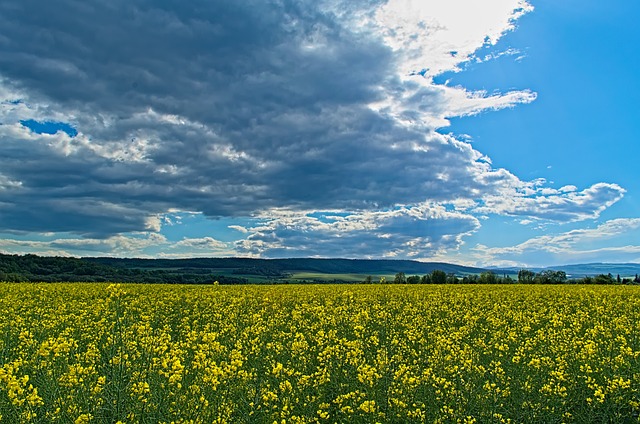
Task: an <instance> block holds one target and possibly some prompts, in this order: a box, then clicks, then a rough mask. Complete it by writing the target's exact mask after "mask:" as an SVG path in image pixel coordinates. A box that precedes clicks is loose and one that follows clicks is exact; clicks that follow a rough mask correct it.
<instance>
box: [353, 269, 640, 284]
mask: <svg viewBox="0 0 640 424" xmlns="http://www.w3.org/2000/svg"><path fill="white" fill-rule="evenodd" d="M363 283H365V284H373V283H380V284H385V283H392V284H640V278H639V277H638V275H637V274H636V275H635V277H634V278H627V277H625V278H620V275H617V276H615V277H614V276H613V275H612V274H611V273H609V274H600V275H596V276H584V277H581V278H568V277H567V273H566V272H564V271H554V270H544V271H540V272H538V273H536V272H533V271H531V270H528V269H521V270H520V271H518V274H517V277H516V278H513V277H512V276H510V275H506V274H504V275H499V274H496V273H495V272H492V271H485V272H482V273H480V274H469V275H464V276H462V277H460V276H457V275H456V274H453V273H446V272H444V271H441V270H437V269H436V270H434V271H432V272H431V273H430V274H427V275H422V276H419V275H412V276H406V275H405V273H404V272H398V273H397V274H396V275H395V277H394V279H393V280H392V281H387V279H386V278H385V277H380V279H378V280H374V278H373V277H372V276H367V277H366V278H365V279H364V281H363Z"/></svg>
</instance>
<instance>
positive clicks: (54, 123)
mask: <svg viewBox="0 0 640 424" xmlns="http://www.w3.org/2000/svg"><path fill="white" fill-rule="evenodd" d="M638 12H640V4H629V5H626V8H616V7H613V6H611V5H606V4H598V3H587V4H584V3H581V2H577V1H571V0H570V1H568V2H563V3H561V4H556V3H554V2H548V1H544V0H540V1H535V0H531V1H524V0H500V1H494V2H489V3H485V4H479V3H477V2H473V1H471V0H456V1H452V2H449V3H447V4H427V5H425V4H422V3H421V2H419V1H412V0H390V1H383V0H379V1H378V0H376V1H373V2H371V1H350V2H347V1H342V0H326V1H325V0H323V1H320V2H310V1H304V2H299V3H298V4H296V5H289V4H277V3H273V4H261V3H257V4H253V3H249V2H229V1H220V2H207V1H205V0H191V1H189V2H184V3H180V4H171V3H168V2H163V1H160V2H157V3H154V4H152V5H147V4H146V3H144V2H141V1H137V0H134V1H128V2H123V1H121V0H115V3H114V2H111V3H109V4H104V3H100V2H92V1H89V2H85V3H83V5H82V6H80V5H78V4H77V3H75V2H71V1H68V0H62V1H60V2H56V3H55V4H51V3H50V2H46V1H44V0H28V1H24V2H19V3H16V4H11V5H9V4H0V252H2V253H6V254H20V255H24V254H38V255H41V256H73V257H129V258H140V259H183V258H184V259H190V258H198V257H210V258H217V257H218V258H221V257H238V258H240V257H246V258H259V259H294V258H301V259H305V258H322V259H371V260H387V259H389V260H415V261H419V262H442V263H448V264H456V265H460V266H470V267H478V268H490V267H495V268H517V267H520V268H552V267H554V266H556V267H557V266H569V265H571V264H575V265H584V264H597V263H602V264H616V263H617V264H638V263H640V244H639V243H638V240H640V180H639V179H637V178H636V177H635V175H634V171H635V170H636V168H637V164H636V163H635V158H637V157H638V153H640V152H639V150H640V147H639V145H638V143H637V141H638V140H637V137H638V134H640V112H639V111H638V108H637V107H636V105H637V104H638V101H640V97H639V96H640V82H639V81H638V78H637V75H640V58H638V57H636V55H633V54H631V53H630V52H629V49H628V47H627V46H633V45H637V43H638V42H640V29H637V25H635V22H634V16H637V15H638Z"/></svg>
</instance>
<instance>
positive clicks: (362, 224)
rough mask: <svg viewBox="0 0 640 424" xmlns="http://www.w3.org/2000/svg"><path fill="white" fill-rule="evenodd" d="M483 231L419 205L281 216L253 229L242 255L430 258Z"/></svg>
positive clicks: (465, 219)
mask: <svg viewBox="0 0 640 424" xmlns="http://www.w3.org/2000/svg"><path fill="white" fill-rule="evenodd" d="M478 227H479V223H478V220H477V219H476V218H475V217H473V216H470V215H465V214H462V213H459V212H451V211H447V210H445V209H444V208H443V207H441V206H435V205H427V204H424V205H420V206H417V207H403V208H399V209H395V210H390V211H383V212H367V213H360V214H358V213H348V214H345V213H336V212H322V213H319V212H316V213H313V214H298V213H290V212H289V213H287V212H285V213H282V214H280V216H276V217H273V216H271V217H270V218H266V221H265V222H264V223H263V225H260V226H257V227H254V228H250V229H248V231H249V234H250V235H249V236H248V237H247V238H246V239H245V240H242V241H240V242H238V243H237V244H238V246H237V249H238V251H239V252H241V253H244V254H249V255H254V256H265V257H294V256H302V257H310V256H326V252H331V254H333V255H335V256H336V257H370V258H375V257H410V258H420V257H428V256H431V255H434V254H438V253H442V252H446V251H447V250H455V249H457V248H458V247H459V246H460V245H461V244H462V243H463V241H462V239H463V237H464V236H466V235H469V234H471V233H473V232H474V231H475V230H476V229H477V228H478Z"/></svg>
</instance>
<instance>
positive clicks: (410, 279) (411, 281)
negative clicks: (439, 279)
mask: <svg viewBox="0 0 640 424" xmlns="http://www.w3.org/2000/svg"><path fill="white" fill-rule="evenodd" d="M407 284H420V276H419V275H412V276H411V277H408V278H407Z"/></svg>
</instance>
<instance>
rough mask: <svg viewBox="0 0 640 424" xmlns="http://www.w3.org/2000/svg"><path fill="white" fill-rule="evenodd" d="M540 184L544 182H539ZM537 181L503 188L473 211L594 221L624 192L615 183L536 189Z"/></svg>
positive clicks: (562, 219)
mask: <svg viewBox="0 0 640 424" xmlns="http://www.w3.org/2000/svg"><path fill="white" fill-rule="evenodd" d="M542 183H544V182H542ZM539 184H541V183H540V182H534V183H532V184H521V185H520V186H516V187H511V188H505V190H504V191H503V193H502V194H501V195H490V196H486V197H485V198H484V204H483V206H480V207H478V208H476V212H480V213H493V214H499V215H510V216H527V217H532V218H537V219H546V220H551V221H559V222H571V221H583V220H586V219H595V218H598V217H599V216H600V213H602V211H604V210H605V209H606V208H608V207H609V206H611V205H613V204H614V203H616V202H617V201H619V200H620V199H622V197H623V196H624V193H625V192H626V190H625V189H623V188H622V187H620V186H619V185H617V184H607V183H597V184H594V185H592V186H591V187H589V188H587V189H584V190H582V191H580V192H578V191H576V188H575V187H574V186H565V187H562V188H560V189H557V190H556V189H552V188H549V187H540V186H539Z"/></svg>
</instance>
